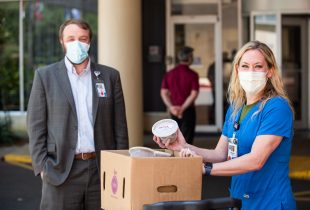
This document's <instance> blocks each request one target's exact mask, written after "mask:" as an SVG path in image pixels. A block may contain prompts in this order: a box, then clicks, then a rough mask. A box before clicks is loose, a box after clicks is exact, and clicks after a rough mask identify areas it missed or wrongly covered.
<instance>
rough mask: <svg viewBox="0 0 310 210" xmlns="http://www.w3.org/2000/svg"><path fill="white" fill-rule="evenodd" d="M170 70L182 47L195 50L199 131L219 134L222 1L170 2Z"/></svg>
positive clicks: (168, 4) (221, 93)
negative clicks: (198, 86) (220, 18)
mask: <svg viewBox="0 0 310 210" xmlns="http://www.w3.org/2000/svg"><path fill="white" fill-rule="evenodd" d="M167 2H168V3H167V50H166V51H167V71H169V70H170V69H172V68H173V67H174V66H175V65H176V64H177V63H178V60H177V52H178V51H179V49H180V48H181V47H183V46H190V47H192V48H194V62H193V64H192V65H191V69H193V70H194V71H196V72H197V73H198V75H199V84H200V89H199V95H198V98H197V99H196V101H195V105H196V132H215V131H220V129H221V127H222V124H223V106H222V105H223V85H222V84H223V76H222V75H223V74H222V72H223V71H222V65H223V64H222V62H220V61H222V50H221V49H222V47H221V37H222V36H221V23H220V22H219V18H218V13H219V12H218V11H219V10H220V3H219V2H220V1H210V2H209V1H186V0H182V1H180V0H178V1H177V0H172V1H167Z"/></svg>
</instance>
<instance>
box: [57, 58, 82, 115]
mask: <svg viewBox="0 0 310 210" xmlns="http://www.w3.org/2000/svg"><path fill="white" fill-rule="evenodd" d="M55 72H56V77H57V79H58V80H57V81H58V83H59V86H60V87H61V88H60V89H61V90H63V92H64V94H65V95H66V97H67V99H68V102H69V104H70V106H71V108H72V110H73V113H74V116H75V117H76V119H77V113H76V109H75V103H74V98H73V94H72V89H71V85H70V80H69V77H68V73H67V68H66V65H65V62H64V60H62V61H60V62H59V67H58V69H57V71H55Z"/></svg>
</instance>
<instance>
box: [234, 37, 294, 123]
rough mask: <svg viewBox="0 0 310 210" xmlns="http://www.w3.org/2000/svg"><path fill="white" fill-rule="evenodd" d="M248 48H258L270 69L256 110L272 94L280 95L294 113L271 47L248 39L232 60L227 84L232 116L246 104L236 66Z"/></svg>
mask: <svg viewBox="0 0 310 210" xmlns="http://www.w3.org/2000/svg"><path fill="white" fill-rule="evenodd" d="M248 50H259V51H260V52H261V53H262V55H263V56H264V58H265V60H266V62H267V65H268V68H269V69H270V70H271V75H272V76H271V77H270V78H267V83H266V86H265V88H264V90H263V91H264V92H263V97H262V98H261V102H262V103H261V105H260V108H259V110H258V111H257V112H256V113H258V112H260V111H261V110H262V109H263V107H264V105H265V104H266V102H267V101H268V100H269V99H271V98H272V97H274V96H281V97H283V98H285V99H286V100H287V101H288V102H289V105H290V108H291V110H292V112H293V113H294V109H293V107H292V105H291V102H290V100H289V99H288V97H287V94H286V92H285V90H284V86H283V82H282V78H281V75H280V71H279V67H278V65H277V62H276V59H275V57H274V54H273V52H272V51H271V49H270V48H269V47H268V46H267V45H266V44H264V43H262V42H259V41H250V42H248V43H246V44H245V45H244V46H243V47H242V48H241V49H240V50H239V51H238V52H237V54H236V56H235V58H234V61H233V69H232V74H231V78H230V82H229V86H228V102H229V103H230V104H231V106H232V109H233V112H232V117H234V116H236V114H237V112H238V110H239V109H240V108H241V107H242V106H243V105H244V104H246V94H245V91H244V90H243V89H242V87H241V85H240V82H239V77H238V66H239V63H240V60H241V58H242V56H243V54H244V53H245V52H247V51H248Z"/></svg>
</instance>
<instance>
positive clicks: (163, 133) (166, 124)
mask: <svg viewBox="0 0 310 210" xmlns="http://www.w3.org/2000/svg"><path fill="white" fill-rule="evenodd" d="M177 129H178V123H177V122H176V121H175V120H172V119H163V120H159V121H157V122H156V123H155V124H154V125H153V126H152V133H153V134H154V135H155V136H158V137H167V136H170V135H172V134H174V133H175V132H176V131H177Z"/></svg>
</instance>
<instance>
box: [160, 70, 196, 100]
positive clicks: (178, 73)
mask: <svg viewBox="0 0 310 210" xmlns="http://www.w3.org/2000/svg"><path fill="white" fill-rule="evenodd" d="M161 88H162V89H168V90H169V91H170V93H171V95H170V100H171V103H172V104H173V105H174V106H176V105H182V104H183V103H184V101H185V100H186V98H187V97H188V96H189V95H190V94H191V91H192V90H197V91H199V76H198V74H197V73H196V72H194V71H193V70H191V69H190V68H189V67H188V65H185V64H179V65H178V66H176V67H175V68H173V69H172V70H170V71H169V72H167V73H166V74H165V76H164V78H163V80H162V83H161Z"/></svg>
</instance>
